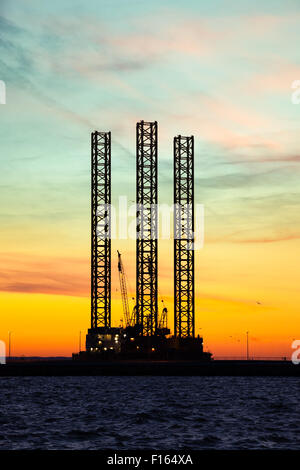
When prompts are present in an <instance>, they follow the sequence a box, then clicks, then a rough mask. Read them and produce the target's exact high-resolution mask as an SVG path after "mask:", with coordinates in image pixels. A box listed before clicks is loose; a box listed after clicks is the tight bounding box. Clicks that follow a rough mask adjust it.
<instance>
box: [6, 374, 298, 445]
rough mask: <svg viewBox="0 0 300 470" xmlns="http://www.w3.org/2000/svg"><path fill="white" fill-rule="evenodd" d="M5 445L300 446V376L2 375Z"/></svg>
mask: <svg viewBox="0 0 300 470" xmlns="http://www.w3.org/2000/svg"><path fill="white" fill-rule="evenodd" d="M0 393H1V401H0V449H105V448H106V449H107V448H111V449H119V450H122V449H157V450H164V449H176V450H178V449H194V450H195V449H299V448H300V432H299V431H300V380H299V379H298V378H292V377H287V378H281V377H278V378H277V377H2V378H0Z"/></svg>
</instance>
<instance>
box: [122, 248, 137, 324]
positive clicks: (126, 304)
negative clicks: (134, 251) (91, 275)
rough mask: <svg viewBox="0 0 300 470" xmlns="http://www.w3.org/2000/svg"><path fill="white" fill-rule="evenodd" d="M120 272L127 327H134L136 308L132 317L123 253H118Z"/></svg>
mask: <svg viewBox="0 0 300 470" xmlns="http://www.w3.org/2000/svg"><path fill="white" fill-rule="evenodd" d="M118 271H119V279H120V288H121V296H122V303H123V312H124V319H125V326H126V327H128V326H134V324H135V316H136V315H135V312H136V306H135V307H134V308H133V311H132V315H130V310H129V302H128V294H127V283H126V274H125V270H124V265H123V261H122V256H121V253H120V252H119V251H118Z"/></svg>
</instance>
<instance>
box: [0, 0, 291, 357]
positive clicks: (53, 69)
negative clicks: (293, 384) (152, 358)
mask: <svg viewBox="0 0 300 470" xmlns="http://www.w3.org/2000/svg"><path fill="white" fill-rule="evenodd" d="M299 24H300V4H299V0H295V1H289V0H287V1H285V2H282V1H279V0H278V1H275V0H269V1H265V2H256V1H253V0H247V1H246V0H244V1H243V0H241V1H238V0H236V1H230V0H227V1H225V2H224V1H216V0H211V1H206V0H205V1H204V0H201V1H200V0H195V1H192V0H185V1H183V0H165V1H164V0H152V1H151V2H149V1H147V2H146V1H144V0H139V1H138V0H126V1H124V0H97V1H96V0H89V1H83V0H80V1H79V0H72V1H71V0H69V1H67V0H51V2H40V1H37V0H36V1H32V0H19V1H17V0H9V1H8V0H1V2H0V80H3V81H4V82H5V84H6V105H0V120H1V121H0V122H1V126H0V155H1V159H0V174H1V183H0V184H1V189H0V191H1V199H0V204H1V207H0V220H1V233H0V250H1V257H0V261H1V269H0V291H1V292H0V301H1V313H0V315H1V321H0V340H1V339H2V340H4V341H7V338H8V331H12V346H13V347H12V354H13V355H18V356H20V355H22V354H24V355H70V354H71V353H72V352H76V351H77V350H78V338H79V331H80V330H81V331H82V338H83V339H82V347H83V344H84V334H85V333H86V330H87V328H88V327H89V322H90V299H89V295H90V287H89V282H90V278H89V276H90V133H91V131H93V130H95V129H97V130H110V131H111V132H112V194H113V202H114V203H116V202H117V200H118V197H119V196H122V195H126V196H127V197H128V201H129V202H130V201H132V200H134V199H135V124H136V122H137V121H139V120H140V119H144V120H149V121H150V120H151V121H152V120H153V121H154V120H156V121H158V123H159V139H160V140H159V200H160V202H161V203H165V204H172V198H173V189H172V184H173V180H172V168H173V160H172V158H173V157H172V140H173V136H174V135H177V134H182V135H194V136H195V198H196V202H197V203H199V204H200V203H201V204H203V205H204V210H205V242H204V247H203V249H202V250H199V251H197V253H196V295H197V299H196V333H197V334H198V333H200V334H201V335H203V336H204V344H205V350H207V349H209V350H210V351H212V352H213V353H214V354H215V355H216V356H225V355H230V356H241V355H244V354H245V352H246V331H249V338H250V354H251V355H255V356H290V355H291V352H292V350H291V343H292V340H293V339H300V289H299V283H300V184H299V177H300V171H299V169H300V166H299V165H300V153H299V147H300V145H299V135H300V133H299V131H300V104H299V105H297V104H293V103H292V93H293V89H292V83H293V82H294V81H295V80H300V49H299ZM117 249H119V250H120V251H121V253H122V255H123V261H124V265H125V269H126V271H127V275H128V279H129V290H130V294H131V295H135V294H134V290H135V242H134V240H113V242H112V252H113V260H112V264H113V273H112V274H113V279H112V298H113V303H112V316H113V324H114V325H118V324H119V323H120V318H121V316H122V305H121V298H120V289H119V279H118V272H117V255H116V251H117ZM172 253H173V244H172V241H165V240H164V241H161V243H160V251H159V272H160V277H159V290H160V300H161V299H164V301H165V304H166V306H167V307H168V309H169V311H170V314H169V326H170V327H171V328H173V299H172V296H173V258H172V256H173V255H172ZM133 305H134V303H133V302H132V304H131V308H132V307H133Z"/></svg>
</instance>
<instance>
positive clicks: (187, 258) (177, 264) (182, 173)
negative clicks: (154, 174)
mask: <svg viewBox="0 0 300 470" xmlns="http://www.w3.org/2000/svg"><path fill="white" fill-rule="evenodd" d="M174 206H175V208H174V335H175V337H179V338H190V337H194V335H195V326H194V325H195V315H194V310H195V305H194V290H195V287H194V249H193V248H194V247H193V244H194V137H193V136H191V137H183V136H181V135H179V136H177V137H174Z"/></svg>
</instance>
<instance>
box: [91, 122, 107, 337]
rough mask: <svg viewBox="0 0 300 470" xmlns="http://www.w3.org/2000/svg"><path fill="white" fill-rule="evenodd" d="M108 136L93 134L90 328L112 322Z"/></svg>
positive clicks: (104, 325)
mask: <svg viewBox="0 0 300 470" xmlns="http://www.w3.org/2000/svg"><path fill="white" fill-rule="evenodd" d="M110 204H111V134H110V132H97V131H95V132H93V133H92V214H91V218H92V227H91V232H92V240H91V242H92V243H91V258H92V263H91V300H92V302H91V327H92V328H97V327H110V319H111V305H110V303H111V219H110V215H111V214H110Z"/></svg>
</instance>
